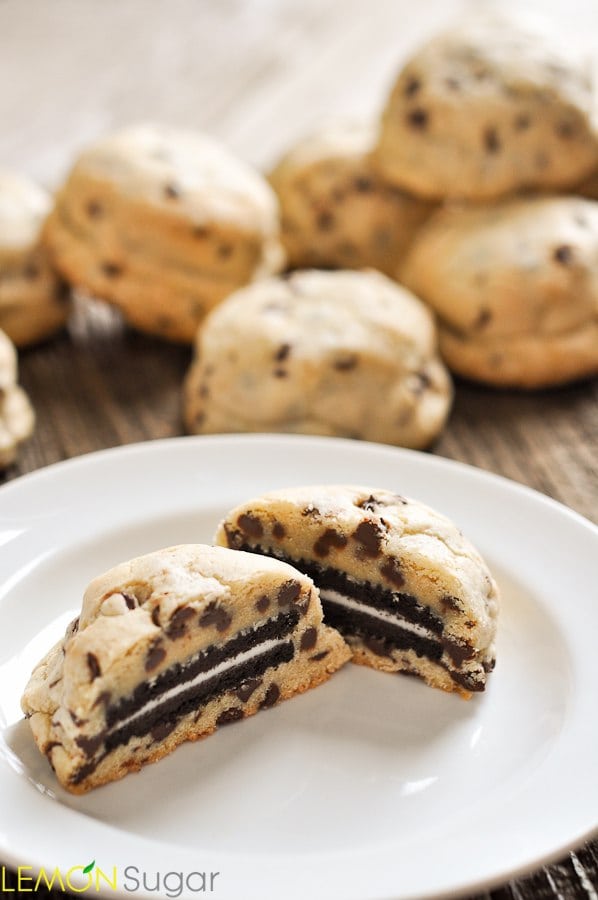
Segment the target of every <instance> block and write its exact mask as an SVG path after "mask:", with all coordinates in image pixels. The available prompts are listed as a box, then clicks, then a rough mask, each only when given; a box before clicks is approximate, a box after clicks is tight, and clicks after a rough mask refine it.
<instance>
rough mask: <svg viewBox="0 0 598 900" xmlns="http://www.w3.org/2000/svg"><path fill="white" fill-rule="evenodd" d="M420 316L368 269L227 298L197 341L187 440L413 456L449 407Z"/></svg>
mask: <svg viewBox="0 0 598 900" xmlns="http://www.w3.org/2000/svg"><path fill="white" fill-rule="evenodd" d="M451 399H452V390H451V382H450V378H449V376H448V373H447V372H446V370H445V368H444V366H443V365H442V363H441V362H440V361H439V359H438V357H437V355H436V328H435V324H434V320H433V317H432V315H431V314H430V312H429V311H428V309H427V308H426V307H425V306H424V304H423V303H421V302H420V301H419V300H417V298H416V297H414V296H413V295H412V294H410V293H409V292H408V291H406V290H404V289H403V288H401V287H399V285H397V284H395V283H394V282H392V281H391V280H390V279H389V278H386V277H385V276H384V275H382V274H380V273H378V272H373V271H372V272H347V271H336V272H322V271H317V270H305V271H298V272H295V273H293V274H291V275H290V276H289V277H286V278H271V279H266V280H264V281H261V282H260V283H256V284H254V285H251V286H250V287H248V288H244V289H243V290H240V291H238V292H236V293H235V294H233V295H231V296H230V297H228V298H227V299H226V300H225V301H224V302H223V303H222V304H221V305H220V306H219V307H218V308H217V309H216V310H214V312H213V313H212V314H211V315H210V316H209V317H208V319H207V320H206V322H205V324H204V326H203V328H202V329H201V331H200V333H199V334H198V338H197V344H196V358H195V361H194V363H193V365H192V367H191V370H190V372H189V374H188V376H187V380H186V384H185V404H184V406H185V419H186V425H187V428H188V430H189V431H191V432H194V433H197V434H203V433H218V432H244V431H270V432H272V431H274V432H293V433H306V434H323V435H337V436H341V437H352V438H363V439H365V440H372V441H382V442H385V443H390V444H399V445H402V446H406V447H423V446H426V445H427V444H429V443H430V442H431V441H432V440H434V438H435V437H436V436H437V435H438V433H439V432H440V430H441V429H442V427H443V425H444V422H445V420H446V418H447V415H448V412H449V408H450V405H451Z"/></svg>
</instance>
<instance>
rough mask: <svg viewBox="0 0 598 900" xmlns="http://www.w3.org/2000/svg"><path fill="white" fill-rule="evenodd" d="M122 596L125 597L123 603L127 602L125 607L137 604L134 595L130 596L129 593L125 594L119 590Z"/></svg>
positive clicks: (133, 606)
mask: <svg viewBox="0 0 598 900" xmlns="http://www.w3.org/2000/svg"><path fill="white" fill-rule="evenodd" d="M121 593H122V596H123V597H124V598H125V603H126V604H127V609H135V607H136V606H137V600H136V599H135V597H131V595H130V594H125V592H124V591H122V592H121Z"/></svg>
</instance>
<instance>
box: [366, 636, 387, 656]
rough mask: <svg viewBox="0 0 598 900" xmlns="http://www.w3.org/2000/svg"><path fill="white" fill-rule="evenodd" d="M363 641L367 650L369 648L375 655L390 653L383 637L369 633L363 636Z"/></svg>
mask: <svg viewBox="0 0 598 900" xmlns="http://www.w3.org/2000/svg"><path fill="white" fill-rule="evenodd" d="M363 643H364V644H365V645H366V647H367V648H368V650H371V651H372V653H375V654H376V656H391V655H392V654H391V652H390V650H389V648H388V644H387V643H386V641H385V640H384V638H380V637H376V636H375V635H373V634H370V635H366V636H365V637H364V639H363Z"/></svg>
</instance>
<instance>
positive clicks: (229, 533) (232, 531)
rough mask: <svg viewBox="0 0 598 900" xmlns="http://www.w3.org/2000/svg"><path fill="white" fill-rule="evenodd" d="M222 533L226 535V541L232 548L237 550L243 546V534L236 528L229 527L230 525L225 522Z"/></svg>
mask: <svg viewBox="0 0 598 900" xmlns="http://www.w3.org/2000/svg"><path fill="white" fill-rule="evenodd" d="M224 533H225V535H226V543H227V544H228V546H229V547H230V548H231V549H232V550H238V549H239V548H240V547H242V546H243V543H244V539H243V535H242V534H241V532H240V531H238V530H237V529H236V528H231V526H230V525H229V524H228V523H226V524H225V525H224Z"/></svg>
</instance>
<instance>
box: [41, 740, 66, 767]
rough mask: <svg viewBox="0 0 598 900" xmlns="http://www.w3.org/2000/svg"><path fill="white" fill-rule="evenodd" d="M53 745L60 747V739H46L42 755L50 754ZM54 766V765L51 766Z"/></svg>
mask: <svg viewBox="0 0 598 900" xmlns="http://www.w3.org/2000/svg"><path fill="white" fill-rule="evenodd" d="M54 747H62V744H61V743H60V741H48V743H47V744H46V745H45V746H44V756H47V757H48V758H49V757H50V754H51V752H52V750H53V749H54ZM52 768H54V766H52Z"/></svg>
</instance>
